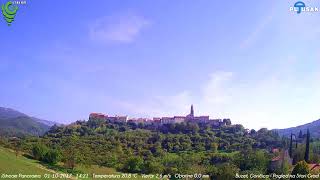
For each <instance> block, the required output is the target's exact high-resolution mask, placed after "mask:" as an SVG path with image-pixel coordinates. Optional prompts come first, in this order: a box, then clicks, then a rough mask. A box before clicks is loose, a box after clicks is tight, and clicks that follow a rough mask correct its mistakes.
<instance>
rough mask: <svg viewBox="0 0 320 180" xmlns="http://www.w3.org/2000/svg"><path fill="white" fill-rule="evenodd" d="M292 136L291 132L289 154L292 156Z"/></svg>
mask: <svg viewBox="0 0 320 180" xmlns="http://www.w3.org/2000/svg"><path fill="white" fill-rule="evenodd" d="M292 136H293V134H292V133H291V136H290V146H289V156H290V157H291V158H292Z"/></svg>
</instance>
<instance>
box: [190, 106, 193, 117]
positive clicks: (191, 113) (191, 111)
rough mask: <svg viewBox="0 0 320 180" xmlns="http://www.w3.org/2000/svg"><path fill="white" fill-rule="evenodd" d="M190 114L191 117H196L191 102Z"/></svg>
mask: <svg viewBox="0 0 320 180" xmlns="http://www.w3.org/2000/svg"><path fill="white" fill-rule="evenodd" d="M190 116H191V117H194V111H193V104H191V109H190Z"/></svg>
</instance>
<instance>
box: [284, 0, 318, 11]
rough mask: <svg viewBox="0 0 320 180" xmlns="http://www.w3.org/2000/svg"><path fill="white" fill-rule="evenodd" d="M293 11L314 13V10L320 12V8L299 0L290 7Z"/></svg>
mask: <svg viewBox="0 0 320 180" xmlns="http://www.w3.org/2000/svg"><path fill="white" fill-rule="evenodd" d="M290 11H291V12H297V14H300V13H302V12H303V13H312V12H320V8H318V7H316V6H306V4H305V3H304V2H302V1H298V2H296V3H295V4H294V6H291V7H290Z"/></svg>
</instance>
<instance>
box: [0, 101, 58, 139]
mask: <svg viewBox="0 0 320 180" xmlns="http://www.w3.org/2000/svg"><path fill="white" fill-rule="evenodd" d="M53 124H54V123H53V122H50V121H46V120H42V119H38V118H34V117H30V116H28V115H26V114H24V113H21V112H19V111H16V110H14V109H10V108H4V107H0V136H19V137H21V136H24V135H34V136H39V135H43V134H44V133H45V132H46V131H47V130H48V129H49V128H50V127H51V126H52V125H53Z"/></svg>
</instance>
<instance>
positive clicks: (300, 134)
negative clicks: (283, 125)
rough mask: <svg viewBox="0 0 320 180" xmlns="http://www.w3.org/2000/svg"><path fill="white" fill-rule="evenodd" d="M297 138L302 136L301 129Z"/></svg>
mask: <svg viewBox="0 0 320 180" xmlns="http://www.w3.org/2000/svg"><path fill="white" fill-rule="evenodd" d="M298 138H300V139H301V138H303V134H302V131H301V130H300V132H299V136H298Z"/></svg>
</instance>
